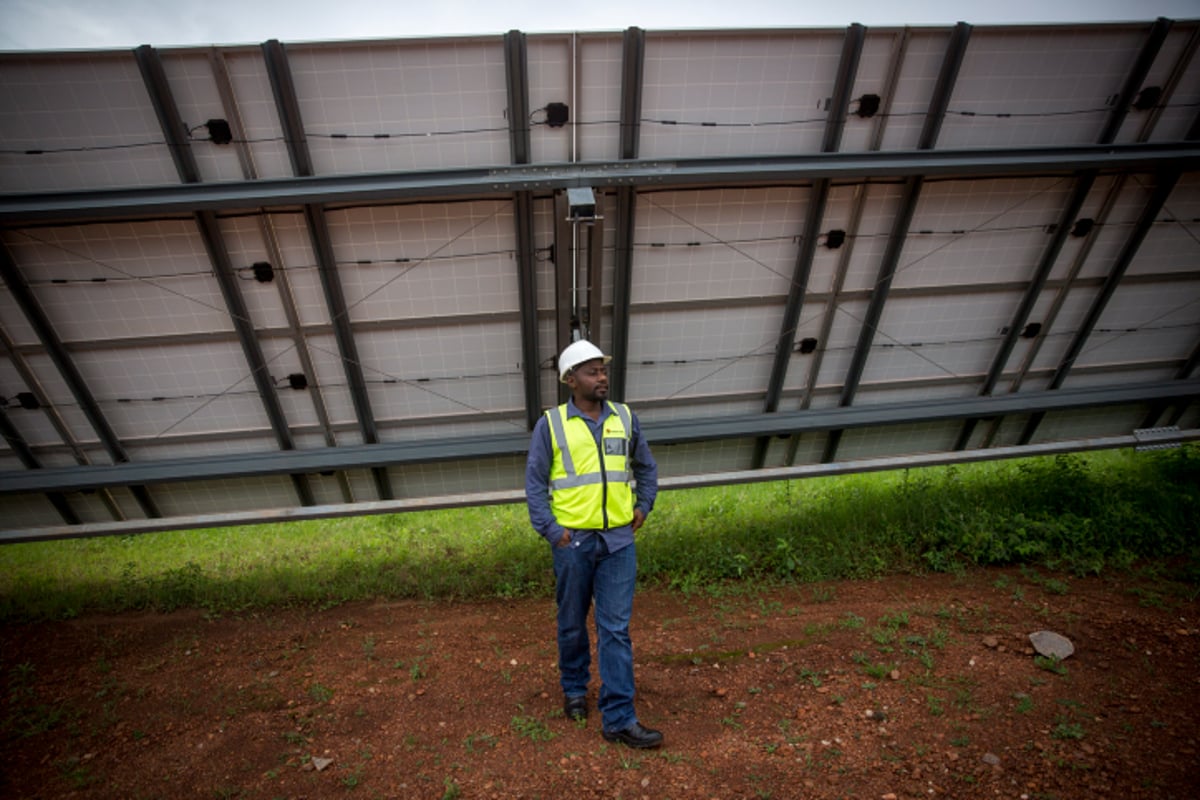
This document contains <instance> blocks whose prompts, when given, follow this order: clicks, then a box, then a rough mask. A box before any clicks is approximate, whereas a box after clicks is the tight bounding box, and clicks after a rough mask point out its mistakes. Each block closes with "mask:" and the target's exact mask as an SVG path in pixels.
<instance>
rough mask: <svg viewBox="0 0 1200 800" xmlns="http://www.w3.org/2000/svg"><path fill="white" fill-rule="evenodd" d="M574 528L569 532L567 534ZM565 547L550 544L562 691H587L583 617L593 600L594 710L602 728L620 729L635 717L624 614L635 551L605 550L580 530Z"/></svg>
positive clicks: (629, 605) (629, 610) (596, 537)
mask: <svg viewBox="0 0 1200 800" xmlns="http://www.w3.org/2000/svg"><path fill="white" fill-rule="evenodd" d="M574 535H576V532H574V531H573V532H572V536H574ZM578 535H579V536H580V538H578V539H574V540H573V541H572V542H571V543H570V544H569V545H567V546H566V547H554V548H553V551H554V576H555V578H556V579H557V589H556V597H557V600H558V670H559V678H560V680H561V682H562V689H563V694H564V695H565V696H567V697H580V696H583V695H586V694H587V687H588V681H589V680H590V678H591V674H590V672H589V668H590V666H591V651H590V648H589V644H588V630H587V616H588V609H589V608H590V607H591V605H592V600H593V598H594V599H595V604H596V638H597V650H598V651H599V652H598V656H599V661H600V702H599V709H600V714H601V716H602V719H603V724H604V730H606V731H619V730H624V729H625V728H628V727H629V726H630V725H632V724H633V723H635V722H637V715H636V714H635V713H634V710H633V694H634V690H633V645H632V642H631V641H630V638H629V618H630V617H631V616H632V615H633V586H634V583H635V582H636V580H637V554H636V553H635V551H634V546H633V545H632V544H630V545H628V546H626V547H622V548H621V549H620V550H618V551H617V552H615V553H612V552H609V549H608V545H607V544H606V543H605V541H604V538H603V537H602V536H601V535H600V534H598V533H587V534H584V533H582V532H579V534H578Z"/></svg>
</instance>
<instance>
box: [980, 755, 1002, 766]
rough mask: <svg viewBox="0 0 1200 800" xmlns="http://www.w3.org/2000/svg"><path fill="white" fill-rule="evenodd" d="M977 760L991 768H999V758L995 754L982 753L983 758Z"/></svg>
mask: <svg viewBox="0 0 1200 800" xmlns="http://www.w3.org/2000/svg"><path fill="white" fill-rule="evenodd" d="M979 760H980V761H982V762H983V763H985V764H990V765H991V766H993V767H998V766H1000V756H998V755H996V754H995V753H984V754H983V757H982V758H980V759H979Z"/></svg>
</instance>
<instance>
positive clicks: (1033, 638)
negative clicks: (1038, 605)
mask: <svg viewBox="0 0 1200 800" xmlns="http://www.w3.org/2000/svg"><path fill="white" fill-rule="evenodd" d="M1029 641H1030V642H1031V643H1032V644H1033V649H1034V650H1037V651H1038V653H1039V654H1040V655H1043V656H1046V657H1047V658H1057V659H1058V660H1059V661H1062V660H1063V659H1065V658H1069V657H1070V656H1071V654H1072V653H1074V652H1075V645H1073V644H1071V640H1070V639H1068V638H1067V637H1065V636H1063V635H1062V634H1058V633H1055V632H1054V631H1034V632H1033V633H1031V634H1029Z"/></svg>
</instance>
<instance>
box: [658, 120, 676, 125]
mask: <svg viewBox="0 0 1200 800" xmlns="http://www.w3.org/2000/svg"><path fill="white" fill-rule="evenodd" d="M658 124H660V125H678V124H679V123H678V122H676V121H675V120H673V119H660V120H658Z"/></svg>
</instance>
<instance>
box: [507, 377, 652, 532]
mask: <svg viewBox="0 0 1200 800" xmlns="http://www.w3.org/2000/svg"><path fill="white" fill-rule="evenodd" d="M612 413H613V412H612V409H611V408H609V406H608V403H605V404H604V408H603V410H602V411H601V412H600V419H598V420H593V419H592V418H591V417H589V416H588V415H587V414H584V413H583V412H582V411H580V410H579V409H578V408H576V406H575V400H574V398H569V399H568V400H567V419H570V418H571V417H580V418H581V419H583V421H584V422H586V423H587V424H588V428H589V429H590V430H591V431H592V436H593V437H594V438H595V439H596V441H597V443H599V441H600V433H601V431H602V430H603V429H604V420H605V418H606V417H608V416H609V415H610V414H612ZM629 414H630V416H631V417H632V420H633V424H632V426H631V427H632V428H633V430H632V431H630V439H631V444H632V446H633V447H632V453H631V455H630V459H629V464H630V469H632V470H633V477H634V479H635V480H636V481H637V486H636V488H635V490H634V491H635V492H636V494H637V500H636V502H635V504H634V508H640V509H641V510H642V513H644V514H646V515H647V516H649V514H650V511H651V509H653V508H654V498H655V497H657V496H658V464H657V463H655V461H654V455H653V454H652V453H651V452H650V445H649V444H648V443H647V442H646V440H645V438H644V437H643V436H642V428H641V425H640V424H639V423H638V418H637V414H634V413H633V410H632V409H631V410H630V412H629ZM553 463H554V443H553V441H552V440H551V437H550V423H549V422H547V421H546V415H545V414H543V415H542V417H541V419H539V420H538V421H537V425H535V426H534V428H533V438H532V439H531V440H530V442H529V458H528V460H527V461H526V462H525V499H526V501H527V503H528V505H529V521H530V522H531V523H533V529H534V530H535V531H537V532H538V533H539V534H541V535H542V537H543V538H545V539H546V541H548V542H550V544H553V545H557V544H558V540H559V539H561V538H562V536H563V526H562V525H559V524H558V520H556V519H555V518H554V512H553V511H551V510H550V467H551V466H552V465H553ZM578 533H580V534H582V535H584V536H586V535H588V534H590V533H599V534H600V535H601V536H603V537H604V543H605V544H606V545H608V549H609V552H614V553H615V552H616V551H617V550H620V549H621V548H623V547H627V546H629V545H630V544H633V526H632V525H622V526H620V527H617V528H610V529H608V530H607V531H579V532H578ZM572 536H574V533H572Z"/></svg>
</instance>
